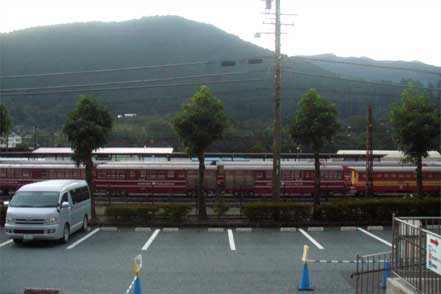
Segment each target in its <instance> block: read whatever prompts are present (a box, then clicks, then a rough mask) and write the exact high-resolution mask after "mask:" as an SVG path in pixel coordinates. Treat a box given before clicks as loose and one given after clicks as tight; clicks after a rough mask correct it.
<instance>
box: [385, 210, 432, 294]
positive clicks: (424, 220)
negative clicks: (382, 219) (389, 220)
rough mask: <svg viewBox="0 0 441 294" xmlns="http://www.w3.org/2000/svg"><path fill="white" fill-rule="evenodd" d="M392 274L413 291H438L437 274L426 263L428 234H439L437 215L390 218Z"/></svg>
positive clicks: (425, 293)
mask: <svg viewBox="0 0 441 294" xmlns="http://www.w3.org/2000/svg"><path fill="white" fill-rule="evenodd" d="M392 233H393V242H392V244H393V246H392V275H393V276H394V277H399V278H401V279H402V281H403V282H404V283H406V284H407V286H409V287H411V288H412V289H414V290H415V292H416V293H424V294H439V293H441V276H440V275H438V274H437V273H435V272H433V271H432V270H430V269H428V268H427V267H426V258H427V249H426V246H427V240H428V238H441V236H440V233H441V217H406V218H403V217H401V218H398V217H394V218H393V226H392Z"/></svg>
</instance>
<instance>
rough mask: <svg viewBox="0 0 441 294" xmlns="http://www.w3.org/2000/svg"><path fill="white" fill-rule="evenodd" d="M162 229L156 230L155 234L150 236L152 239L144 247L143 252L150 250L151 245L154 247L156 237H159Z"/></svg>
mask: <svg viewBox="0 0 441 294" xmlns="http://www.w3.org/2000/svg"><path fill="white" fill-rule="evenodd" d="M160 231H161V230H160V229H156V230H155V231H154V232H153V234H152V235H151V236H150V238H149V239H148V240H147V242H146V243H145V244H144V246H142V249H141V250H142V251H146V250H147V249H149V247H150V245H152V243H153V241H154V240H155V238H156V236H158V234H159V232H160Z"/></svg>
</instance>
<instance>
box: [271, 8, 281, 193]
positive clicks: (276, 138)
mask: <svg viewBox="0 0 441 294" xmlns="http://www.w3.org/2000/svg"><path fill="white" fill-rule="evenodd" d="M275 2H276V3H275V4H276V7H275V9H276V23H275V34H276V35H275V40H276V43H275V47H276V50H275V52H274V63H275V69H274V82H275V85H274V87H275V89H274V90H275V91H274V92H275V93H274V126H273V175H272V187H273V191H272V196H273V200H274V201H278V200H280V176H281V169H280V151H281V131H280V128H281V126H280V58H281V56H280V36H281V32H280V26H281V24H280V0H276V1H275Z"/></svg>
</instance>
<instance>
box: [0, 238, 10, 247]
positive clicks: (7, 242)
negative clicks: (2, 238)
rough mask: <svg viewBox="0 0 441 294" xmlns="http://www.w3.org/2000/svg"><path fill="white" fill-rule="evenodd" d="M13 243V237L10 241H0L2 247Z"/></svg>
mask: <svg viewBox="0 0 441 294" xmlns="http://www.w3.org/2000/svg"><path fill="white" fill-rule="evenodd" d="M11 243H12V239H11V240H8V241H6V242H3V243H0V248H2V247H3V246H6V245H8V244H11Z"/></svg>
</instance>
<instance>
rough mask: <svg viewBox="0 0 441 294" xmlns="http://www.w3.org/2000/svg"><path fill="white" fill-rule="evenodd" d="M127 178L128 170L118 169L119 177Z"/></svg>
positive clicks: (121, 178)
mask: <svg viewBox="0 0 441 294" xmlns="http://www.w3.org/2000/svg"><path fill="white" fill-rule="evenodd" d="M125 178H126V171H124V170H120V171H118V179H120V180H124V179H125Z"/></svg>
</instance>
